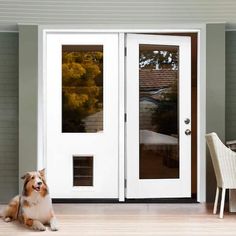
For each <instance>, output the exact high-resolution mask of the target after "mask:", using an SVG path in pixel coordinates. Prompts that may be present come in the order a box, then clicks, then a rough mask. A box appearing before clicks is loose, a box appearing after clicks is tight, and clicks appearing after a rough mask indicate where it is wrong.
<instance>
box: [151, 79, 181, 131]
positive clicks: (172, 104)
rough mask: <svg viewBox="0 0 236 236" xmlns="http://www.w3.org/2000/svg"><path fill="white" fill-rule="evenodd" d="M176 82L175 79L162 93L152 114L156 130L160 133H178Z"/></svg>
mask: <svg viewBox="0 0 236 236" xmlns="http://www.w3.org/2000/svg"><path fill="white" fill-rule="evenodd" d="M177 114H178V113H177V82H176V81H175V82H174V83H173V84H172V86H171V87H170V89H169V90H168V92H166V93H165V94H163V99H162V100H161V101H159V103H158V107H157V108H156V111H155V112H154V113H153V116H152V123H153V124H154V125H155V126H156V132H157V133H162V134H167V135H171V134H178V126H177V123H178V118H177Z"/></svg>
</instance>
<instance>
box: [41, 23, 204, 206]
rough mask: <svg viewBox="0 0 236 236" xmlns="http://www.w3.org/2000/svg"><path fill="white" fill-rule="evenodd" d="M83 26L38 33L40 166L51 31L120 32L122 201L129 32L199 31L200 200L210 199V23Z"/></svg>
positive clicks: (49, 27)
mask: <svg viewBox="0 0 236 236" xmlns="http://www.w3.org/2000/svg"><path fill="white" fill-rule="evenodd" d="M90 27H91V26H88V25H83V26H81V25H80V26H76V25H67V26H63V27H62V26H60V25H41V26H39V32H38V150H37V153H38V159H37V168H38V169H40V168H42V167H44V166H45V158H46V157H45V144H46V139H45V137H46V132H45V129H46V124H45V107H44V105H43V104H44V102H45V82H44V79H43V78H45V60H46V57H45V40H46V34H47V33H49V32H76V33H85V32H86V33H88V32H91V33H96V32H97V33H108V32H118V33H119V39H120V42H119V99H120V100H119V101H120V103H119V163H118V164H119V201H124V200H125V190H124V181H125V161H126V159H125V156H126V150H125V140H126V134H125V122H124V113H125V111H126V109H125V92H124V91H125V88H126V86H125V78H124V72H125V66H124V64H125V58H124V47H125V33H163V32H165V33H168V32H170V33H171V32H172V33H173V32H196V33H198V62H197V64H198V70H197V86H198V91H197V103H198V104H197V201H198V202H205V201H206V152H205V148H206V146H205V133H206V109H205V108H206V67H205V64H206V63H205V62H206V25H205V24H189V25H171V26H170V25H147V26H144V27H140V26H138V25H137V26H132V25H131V26H130V28H127V26H125V27H124V26H123V27H120V26H117V25H114V26H113V27H112V28H110V29H104V28H100V27H99V26H97V27H94V29H91V28H90Z"/></svg>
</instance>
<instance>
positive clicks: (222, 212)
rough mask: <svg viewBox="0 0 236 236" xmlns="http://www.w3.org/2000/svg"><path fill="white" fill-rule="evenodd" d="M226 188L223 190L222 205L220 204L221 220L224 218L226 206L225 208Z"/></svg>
mask: <svg viewBox="0 0 236 236" xmlns="http://www.w3.org/2000/svg"><path fill="white" fill-rule="evenodd" d="M225 190H226V189H225V188H222V194H221V204H220V218H221V219H222V218H223V217H224V206H225Z"/></svg>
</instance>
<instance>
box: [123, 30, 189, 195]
mask: <svg viewBox="0 0 236 236" xmlns="http://www.w3.org/2000/svg"><path fill="white" fill-rule="evenodd" d="M126 61H127V74H126V79H127V82H126V83H127V90H126V94H127V95H126V96H127V146H126V148H127V168H126V170H127V173H126V175H127V192H126V194H127V195H126V197H127V198H178V197H191V135H190V134H191V131H190V128H191V41H190V38H189V37H182V36H181V37H179V36H159V35H142V34H128V35H127V60H126Z"/></svg>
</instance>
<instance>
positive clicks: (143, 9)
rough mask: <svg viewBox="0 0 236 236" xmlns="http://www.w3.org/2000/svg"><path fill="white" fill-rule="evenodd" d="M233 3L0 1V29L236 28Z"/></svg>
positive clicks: (207, 0)
mask: <svg viewBox="0 0 236 236" xmlns="http://www.w3.org/2000/svg"><path fill="white" fill-rule="evenodd" d="M235 11H236V1H234V0H225V1H222V0H215V1H212V0H205V1H203V0H201V1H196V0H195V1H194V0H189V1H186V0H178V1H176V0H168V1H164V0H161V1H160V0H149V1H148V2H146V1H143V0H126V1H124V0H123V1H120V0H103V1H94V0H87V1H82V0H70V1H61V0H54V1H51V0H47V1H41V0H34V1H26V0H22V1H3V0H1V1H0V16H1V18H0V26H2V28H7V27H8V28H14V27H15V28H16V24H17V23H36V24H90V25H92V24H99V25H103V24H106V25H107V24H108V25H111V24H131V25H133V24H138V25H139V26H140V24H155V23H158V24H173V22H174V23H175V24H179V23H183V24H186V22H188V23H206V22H227V27H228V28H233V27H236V14H235Z"/></svg>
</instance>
